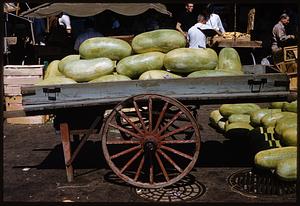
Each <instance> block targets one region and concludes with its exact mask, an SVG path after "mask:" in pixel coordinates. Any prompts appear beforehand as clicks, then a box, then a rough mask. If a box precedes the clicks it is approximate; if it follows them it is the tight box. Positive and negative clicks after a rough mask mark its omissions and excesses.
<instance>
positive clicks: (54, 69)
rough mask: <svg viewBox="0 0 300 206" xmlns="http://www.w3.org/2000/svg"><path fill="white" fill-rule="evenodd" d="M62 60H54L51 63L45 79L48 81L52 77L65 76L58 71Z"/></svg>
mask: <svg viewBox="0 0 300 206" xmlns="http://www.w3.org/2000/svg"><path fill="white" fill-rule="evenodd" d="M59 62H60V60H53V61H52V62H50V64H49V65H48V67H47V69H46V72H45V75H44V79H48V78H50V77H57V76H64V75H63V74H62V73H61V72H60V71H59V70H58V64H59Z"/></svg>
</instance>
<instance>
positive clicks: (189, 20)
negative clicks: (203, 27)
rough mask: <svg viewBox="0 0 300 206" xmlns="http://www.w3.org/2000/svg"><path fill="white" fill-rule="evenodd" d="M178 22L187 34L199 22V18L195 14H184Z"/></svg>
mask: <svg viewBox="0 0 300 206" xmlns="http://www.w3.org/2000/svg"><path fill="white" fill-rule="evenodd" d="M177 22H179V23H180V24H181V26H180V27H181V29H182V31H185V32H187V31H188V30H189V28H191V27H192V26H193V25H194V24H195V23H196V22H197V17H196V16H195V14H194V13H191V12H184V13H182V14H181V15H180V16H179V18H178V20H177Z"/></svg>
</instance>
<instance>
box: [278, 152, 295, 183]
mask: <svg viewBox="0 0 300 206" xmlns="http://www.w3.org/2000/svg"><path fill="white" fill-rule="evenodd" d="M276 174H277V175H278V177H279V178H280V179H282V180H284V181H296V180H297V158H296V157H292V158H287V159H283V160H280V161H279V162H278V164H277V166H276Z"/></svg>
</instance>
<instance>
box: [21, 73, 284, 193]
mask: <svg viewBox="0 0 300 206" xmlns="http://www.w3.org/2000/svg"><path fill="white" fill-rule="evenodd" d="M22 93H23V106H24V113H25V115H37V114H54V115H55V116H56V117H57V118H58V119H60V121H59V122H58V125H59V128H60V133H61V140H62V145H63V150H64V157H65V165H66V171H67V180H68V181H72V180H73V167H72V163H73V161H74V159H75V158H76V156H77V155H78V153H79V151H80V149H81V148H82V146H83V144H84V143H85V141H86V140H87V139H88V137H89V135H90V134H92V133H95V132H96V133H97V134H99V138H101V140H102V141H101V142H102V149H103V153H104V156H105V159H106V161H107V163H108V165H109V166H110V168H111V169H112V170H113V171H114V172H115V173H116V175H117V176H119V177H120V178H122V179H123V180H124V181H125V182H127V183H129V184H131V185H134V186H136V187H144V188H160V187H165V186H168V185H171V184H173V183H175V182H177V181H179V180H180V179H181V178H183V177H184V176H185V175H187V174H188V173H189V172H190V171H191V170H192V168H193V167H194V165H195V163H196V161H197V158H198V155H199V151H200V145H201V139H200V130H199V125H198V124H197V122H196V120H195V115H194V114H193V112H192V110H193V108H195V106H196V108H197V106H200V105H205V104H221V103H241V102H272V101H286V100H287V98H289V95H290V91H289V78H288V76H287V75H286V74H282V73H274V74H257V73H255V68H253V70H252V71H250V72H248V74H245V75H241V76H231V77H199V78H181V79H161V80H143V81H141V80H132V81H122V82H106V83H80V84H70V85H49V86H33V87H24V88H22ZM80 111H81V112H80ZM82 111H83V112H82ZM74 113H77V114H78V113H80V117H78V116H77V119H76V118H75V117H74V116H73V114H74ZM91 114H92V115H91ZM198 115H200V116H201V114H198ZM68 116H69V117H70V118H68ZM91 117H92V119H93V121H92V123H91V125H90V127H89V129H88V130H84V132H83V133H81V134H83V136H82V138H81V142H80V144H79V146H78V147H77V148H76V149H75V150H74V151H72V152H71V149H70V134H72V133H74V132H73V131H74V130H76V131H77V129H78V128H76V127H75V128H74V127H73V126H72V125H71V122H74V121H75V122H76V121H77V123H78V122H87V119H91ZM72 127H73V128H72Z"/></svg>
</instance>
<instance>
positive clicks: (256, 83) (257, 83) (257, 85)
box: [248, 78, 267, 92]
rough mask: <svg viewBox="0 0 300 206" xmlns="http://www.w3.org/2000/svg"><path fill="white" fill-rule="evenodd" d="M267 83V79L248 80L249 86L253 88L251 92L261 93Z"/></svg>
mask: <svg viewBox="0 0 300 206" xmlns="http://www.w3.org/2000/svg"><path fill="white" fill-rule="evenodd" d="M266 83H267V79H265V78H263V79H261V80H254V79H250V80H248V85H250V87H251V92H260V90H261V88H262V87H263V86H264V84H266Z"/></svg>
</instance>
